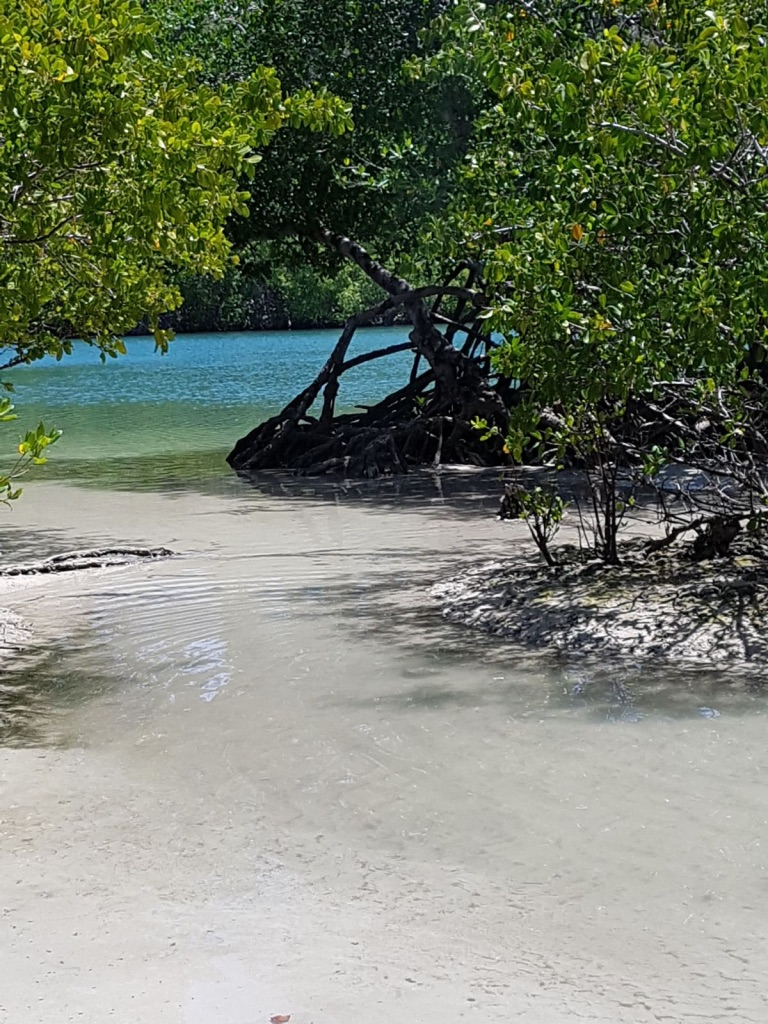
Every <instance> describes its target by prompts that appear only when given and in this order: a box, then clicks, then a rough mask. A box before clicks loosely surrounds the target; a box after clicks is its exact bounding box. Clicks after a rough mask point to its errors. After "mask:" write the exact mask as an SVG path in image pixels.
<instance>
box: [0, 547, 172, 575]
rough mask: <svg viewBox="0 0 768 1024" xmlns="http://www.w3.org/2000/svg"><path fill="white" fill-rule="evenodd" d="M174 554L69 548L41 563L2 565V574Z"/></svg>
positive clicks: (96, 565) (36, 572)
mask: <svg viewBox="0 0 768 1024" xmlns="http://www.w3.org/2000/svg"><path fill="white" fill-rule="evenodd" d="M173 553H174V552H173V551H169V550H168V548H101V549H98V550H96V551H68V552H66V553H65V554H62V555H54V556H53V557H52V558H46V559H43V560H42V561H40V562H27V563H24V564H22V565H8V566H5V567H4V568H0V576H44V575H47V574H49V573H54V572H74V571H77V570H80V569H105V568H109V567H110V566H116V565H131V564H133V563H134V562H137V561H140V560H141V559H145V558H149V559H156V558H169V557H170V556H171V555H172V554H173Z"/></svg>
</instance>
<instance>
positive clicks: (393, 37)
mask: <svg viewBox="0 0 768 1024" xmlns="http://www.w3.org/2000/svg"><path fill="white" fill-rule="evenodd" d="M149 6H150V8H151V9H152V10H153V12H155V13H156V14H157V16H158V18H159V19H160V20H161V23H162V24H163V26H164V30H165V37H164V38H165V45H166V46H167V47H168V49H169V51H170V52H173V53H178V52H183V53H186V54H189V55H192V56H194V57H196V58H197V59H199V60H200V62H201V64H202V66H203V68H204V69H205V73H206V74H207V76H208V77H209V78H210V80H211V81H214V82H230V83H231V82H237V81H242V80H243V79H245V78H246V77H247V76H248V75H250V74H251V73H252V72H253V70H254V68H255V67H257V66H259V65H262V64H266V65H269V66H270V67H274V68H275V70H276V72H277V74H278V77H279V78H280V80H281V81H282V82H283V84H284V86H285V88H286V89H288V90H302V89H312V90H314V91H316V92H319V93H320V94H322V95H327V94H332V95H334V96H337V97H339V98H341V99H342V100H343V101H344V102H345V103H347V104H348V106H349V108H350V111H351V115H352V118H353V120H354V131H353V132H351V133H347V134H345V135H344V136H331V135H328V134H326V135H324V136H323V137H322V138H320V139H318V138H314V139H310V138H308V136H307V135H306V133H305V132H301V131H299V132H291V133H284V134H283V135H282V136H281V137H279V138H277V139H276V140H275V142H274V144H273V145H272V146H271V147H270V149H269V151H268V152H267V153H266V154H265V158H264V160H263V162H262V163H261V164H260V165H259V167H258V168H256V173H255V175H254V178H253V180H252V181H251V182H249V191H250V192H251V196H252V198H251V201H250V203H249V207H250V210H251V217H250V219H249V220H248V221H240V222H238V223H233V224H232V225H231V227H230V232H231V234H232V237H233V239H234V240H235V241H236V242H237V244H238V247H239V249H241V250H245V249H247V248H248V246H249V244H250V249H249V250H248V251H247V252H243V258H244V259H248V258H250V259H252V260H255V261H256V264H257V266H256V269H257V271H259V272H260V273H262V274H266V275H269V274H270V273H271V272H272V267H273V263H274V262H277V263H284V262H286V261H290V257H291V254H292V253H295V254H296V256H297V259H298V261H299V262H300V263H302V264H303V263H306V260H307V259H308V258H310V259H312V258H314V259H315V260H317V258H318V254H319V255H320V256H321V263H322V254H323V253H324V252H325V254H326V256H327V250H325V249H323V247H320V249H318V246H317V233H318V228H319V227H328V228H330V229H331V230H332V231H336V232H341V233H345V234H348V235H350V236H352V237H355V238H359V239H361V240H364V241H366V242H368V243H374V242H375V243H378V244H379V245H380V246H381V247H386V248H387V250H388V251H389V252H390V253H391V252H393V251H394V250H397V251H398V252H399V253H407V254H408V255H410V254H411V253H410V250H411V248H412V245H413V241H414V239H415V237H416V235H417V233H418V229H419V225H420V223H421V222H422V221H423V219H424V217H425V215H426V213H427V211H429V210H430V209H432V210H437V209H439V208H440V207H441V206H442V205H443V204H444V202H445V200H446V197H447V192H446V189H447V187H448V185H449V180H450V178H449V171H450V168H451V166H452V165H453V163H454V162H455V159H456V158H457V156H459V155H460V154H461V152H462V149H463V144H464V140H465V138H466V134H467V131H468V129H469V127H470V124H471V108H470V106H469V103H468V96H467V93H466V90H465V88H464V86H463V84H462V83H461V81H460V80H459V79H454V78H453V76H450V75H446V76H442V77H441V78H440V79H435V80H434V81H431V82H429V83H426V84H425V83H423V82H421V83H418V82H415V81H414V80H413V79H412V78H411V77H410V76H408V75H407V74H405V73H404V65H405V62H406V61H407V60H409V59H410V58H413V57H414V56H417V55H423V54H424V53H426V52H428V49H429V46H430V45H431V44H430V43H429V41H428V40H427V38H426V37H425V36H424V35H423V32H424V30H425V29H426V28H427V27H428V26H429V25H430V24H431V23H432V21H433V20H434V18H435V17H436V16H437V15H439V14H441V13H444V12H446V11H447V10H449V9H450V8H451V6H452V0H259V2H258V3H251V2H240V0H235V2H233V3H230V4H227V5H226V9H224V8H223V7H222V5H221V4H220V3H218V2H217V0H150V5H149ZM275 240H277V244H276V245H269V244H268V245H267V246H266V247H265V246H264V245H263V244H262V245H261V246H260V245H259V244H258V243H271V242H274V241H275ZM253 243H257V244H256V245H254V244H253Z"/></svg>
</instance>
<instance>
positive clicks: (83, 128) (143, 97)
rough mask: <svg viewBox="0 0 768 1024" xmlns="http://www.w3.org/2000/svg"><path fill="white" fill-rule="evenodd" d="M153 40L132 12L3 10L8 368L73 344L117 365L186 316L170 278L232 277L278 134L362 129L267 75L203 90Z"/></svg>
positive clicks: (161, 340) (0, 59)
mask: <svg viewBox="0 0 768 1024" xmlns="http://www.w3.org/2000/svg"><path fill="white" fill-rule="evenodd" d="M157 34H158V25H157V23H156V22H155V21H154V19H152V18H150V17H148V16H147V14H146V12H145V11H144V9H143V8H142V7H141V6H140V5H139V4H138V3H136V2H135V0H46V2H45V3H39V2H37V0H0V40H1V41H2V47H0V250H1V251H2V265H1V266H0V284H1V285H2V287H0V331H1V332H2V333H1V335H0V337H2V341H1V342H0V367H2V366H5V367H8V366H12V365H15V364H18V363H23V362H31V361H33V360H35V359H38V358H40V357H41V356H43V355H45V354H50V355H53V356H55V357H57V358H60V357H61V356H62V355H63V354H66V353H67V352H68V351H70V349H71V342H70V341H69V340H67V339H68V338H71V337H72V336H78V337H82V338H84V339H85V340H88V341H90V342H92V343H94V344H96V345H98V346H99V347H100V348H101V349H102V351H103V352H104V353H106V354H109V355H115V354H117V353H119V352H121V351H122V350H123V346H122V342H121V341H120V340H119V335H120V334H122V333H125V332H127V331H128V330H130V329H132V328H133V327H134V326H135V324H136V323H137V322H138V321H139V320H141V319H146V320H148V321H149V322H151V323H155V324H156V321H157V316H158V315H159V314H160V313H162V312H165V311H167V310H169V309H173V308H175V307H176V306H177V305H178V303H179V301H180V297H179V293H178V291H177V289H176V288H175V286H174V285H173V284H171V283H170V281H171V271H172V270H173V269H179V268H180V269H182V270H185V271H189V272H195V273H206V274H212V275H214V276H218V275H220V274H221V273H222V272H223V271H224V269H225V268H226V266H227V265H228V263H229V262H230V261H231V255H230V243H229V241H228V240H227V238H226V236H225V234H224V226H225V223H226V221H227V219H228V218H229V217H230V215H232V214H235V215H242V216H245V215H247V213H248V207H247V202H248V199H249V193H248V192H247V190H246V189H245V188H243V187H242V186H241V184H240V182H241V180H242V179H243V178H247V176H252V175H253V171H254V167H255V165H256V164H257V163H258V161H259V160H260V159H261V150H263V148H264V147H265V146H267V145H268V143H269V142H270V141H271V140H272V138H273V137H274V135H275V133H276V132H278V130H280V129H281V128H283V127H285V126H289V127H291V128H293V129H297V128H301V129H309V130H312V131H326V132H330V133H331V134H333V133H339V132H344V131H346V130H347V129H349V128H350V127H351V121H350V117H349V113H348V110H347V107H346V105H345V104H344V103H343V102H342V101H341V100H338V99H335V98H332V97H330V96H327V95H323V96H317V95H315V94H314V93H312V92H311V91H309V90H306V89H302V90H297V91H296V92H295V93H294V94H293V95H291V96H284V95H283V92H282V88H281V84H280V81H279V80H278V78H277V75H276V74H275V72H274V71H273V70H271V69H269V68H264V67H258V68H254V69H253V70H252V73H251V74H250V75H249V77H248V78H247V79H246V80H244V81H241V82H237V83H235V84H231V85H221V86H219V87H215V88H214V87H212V86H210V85H206V84H203V83H201V76H200V69H199V66H198V65H197V63H196V62H195V61H193V60H190V59H188V58H184V57H176V58H173V59H171V60H169V59H168V58H167V56H165V55H164V56H163V57H162V58H161V57H159V56H157V55H156V38H157ZM156 337H157V341H158V344H159V345H160V346H163V345H164V344H165V341H166V338H165V336H164V335H163V332H161V331H157V334H156Z"/></svg>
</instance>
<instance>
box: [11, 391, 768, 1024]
mask: <svg viewBox="0 0 768 1024" xmlns="http://www.w3.org/2000/svg"><path fill="white" fill-rule="evenodd" d="M122 414H123V408H122V406H119V407H117V408H116V409H115V415H116V416H118V415H119V416H122ZM148 415H149V414H148ZM159 415H161V416H162V415H164V413H161V414H159ZM150 418H151V417H150ZM144 425H145V426H147V424H146V423H145V424H144ZM149 425H150V426H151V424H149ZM128 443H129V444H130V443H131V442H130V440H129V441H128ZM95 450H96V449H95V448H94V451H95ZM192 450H193V451H194V450H197V452H198V454H199V452H200V451H204V449H202V448H200V447H198V446H197V443H196V444H195V445H193V446H192ZM188 456H189V452H186V453H185V452H182V453H181V454H180V455H179V456H178V457H177V461H176V462H175V463H174V461H173V459H170V458H169V461H168V462H167V463H166V464H165V465H166V472H168V467H169V466H172V465H175V467H176V469H177V470H178V472H176V473H175V474H174V475H169V476H167V478H163V477H162V475H160V476H155V477H152V476H151V474H146V473H144V472H143V471H142V470H143V467H144V466H145V465H146V463H147V461H150V462H151V460H152V458H153V455H152V452H151V451H150V452H145V453H144V455H143V456H142V457H137V458H136V459H135V462H134V465H133V470H131V463H130V460H128V461H126V462H125V463H124V464H123V473H122V476H120V475H119V474H118V475H117V478H116V479H115V480H114V482H113V483H112V485H110V484H109V482H108V481H107V480H106V479H105V477H104V476H101V477H99V470H98V469H96V467H94V473H93V475H92V478H91V479H89V477H88V474H87V472H86V468H87V466H86V464H87V461H88V459H87V458H83V459H79V460H73V462H72V465H73V466H74V465H77V466H78V467H79V468H78V471H77V473H73V476H72V478H71V480H70V481H69V482H67V481H57V480H51V479H50V478H49V479H47V480H36V481H34V482H33V483H32V484H31V485H30V487H29V489H28V492H27V494H26V495H25V499H24V504H23V506H19V507H18V509H17V510H16V511H15V512H14V513H13V516H12V518H11V520H10V522H11V524H12V525H11V526H10V527H8V528H7V529H4V533H3V545H2V546H3V548H4V552H5V556H6V557H10V558H15V557H18V558H22V557H31V555H33V554H45V553H49V552H52V551H54V550H62V549H64V548H70V547H76V546H80V545H88V546H91V545H98V544H101V543H104V542H106V541H109V542H114V541H115V540H118V541H120V542H124V543H146V544H166V545H168V546H170V547H172V548H174V549H175V550H176V551H178V552H179V556H178V557H177V558H174V559H170V560H167V561H164V562H157V563H153V564H151V565H142V566H134V567H129V568H125V569H118V570H109V571H105V572H102V573H96V574H87V575H85V574H84V575H80V576H79V577H78V578H77V579H65V578H60V579H57V580H52V581H51V580H45V581H39V582H37V583H32V584H30V583H25V584H21V583H19V584H15V585H14V587H13V589H12V591H11V592H10V594H9V595H6V596H5V597H4V598H3V601H4V603H8V604H12V605H13V606H14V607H16V608H18V610H19V611H21V612H22V613H23V614H24V615H25V616H26V617H27V618H28V619H30V620H31V621H33V622H34V623H35V625H36V626H37V627H38V629H39V630H40V635H41V639H42V640H44V650H45V652H47V656H44V657H42V659H41V660H34V659H32V660H30V661H29V663H28V665H27V666H26V668H24V669H23V670H22V671H13V672H12V671H10V670H9V669H8V668H7V667H6V668H5V669H3V671H2V672H0V714H4V715H5V718H4V719H3V721H4V723H5V731H4V733H3V735H4V736H5V739H6V742H7V745H6V747H5V749H3V750H0V878H3V879H4V880H5V882H4V884H3V888H2V900H1V901H0V907H1V908H2V932H0V942H2V944H3V945H4V947H5V948H3V949H0V963H2V965H3V986H2V990H1V991H0V1021H5V1020H7V1021H9V1022H14V1024H16V1022H17V1021H24V1022H30V1024H37V1022H40V1024H42V1022H46V1024H48V1022H51V1021H55V1022H57V1024H58V1022H59V1021H86V1022H93V1024H102V1022H104V1021H108V1020H109V1021H118V1022H125V1024H128V1022H131V1024H133V1022H135V1021H142V1022H159V1024H166V1022H168V1024H171V1022H172V1024H219V1022H221V1024H252V1022H260V1021H262V1022H267V1021H268V1020H269V1017H270V1016H271V1015H273V1014H278V1013H291V1014H292V1024H310V1022H314V1024H342V1022H344V1024H346V1022H348V1021H350V1020H353V1019H354V1020H360V1021H364V1022H366V1024H368V1022H370V1024H385V1022H386V1024H390V1022H391V1021H393V1020H395V1019H400V1018H402V1019H406V1020H410V1021H414V1022H417V1024H422V1022H423V1024H433V1022H434V1024H453V1022H458V1021H463V1020H465V1019H466V1020H473V1019H474V1020H478V1021H479V1020H483V1021H498V1022H502V1021H503V1022H508V1021H512V1020H514V1021H518V1020H519V1021H523V1022H526V1024H527V1022H542V1024H558V1022H560V1021H563V1022H571V1021H578V1020H588V1021H596V1022H605V1024H609V1022H610V1024H615V1022H627V1024H635V1022H645V1021H658V1020H670V1021H676V1022H677V1021H685V1022H692V1024H698V1022H704V1021H715V1020H724V1021H729V1022H752V1021H754V1022H758V1021H760V1022H762V1021H764V1020H766V1019H768V1002H767V1001H766V995H765V993H766V992H768V988H767V987H766V984H765V982H766V977H765V975H766V968H765V963H764V960H765V949H766V939H768V915H766V912H765V910H766V898H767V897H768V874H767V873H766V867H765V843H766V841H767V839H768V811H767V809H766V799H765V771H766V763H767V760H766V754H765V700H764V698H763V694H762V692H761V690H759V689H754V688H750V687H749V686H747V685H745V684H743V683H741V682H740V681H739V680H733V679H729V678H723V677H722V676H721V675H717V674H714V673H710V674H707V673H697V674H696V675H690V674H685V673H683V672H679V673H678V672H673V673H661V672H655V673H652V672H649V670H648V669H642V668H639V667H633V666H631V665H615V664H614V665H611V664H603V665H594V664H587V663H583V662H580V661H578V660H576V661H571V662H568V663H564V662H558V661H555V660H553V659H551V658H549V657H548V656H546V654H544V653H543V652H537V651H525V650H520V649H515V648H512V647H510V646H508V645H500V644H498V643H495V642H493V641H491V640H489V639H485V638H482V637H479V636H477V635H475V634H472V633H469V632H464V631H463V630H460V629H458V628H455V627H451V626H449V625H447V624H445V623H443V622H442V620H441V619H440V618H439V615H437V614H436V611H435V609H434V608H433V607H432V605H431V603H430V601H429V599H428V597H427V596H426V588H427V587H428V585H429V584H430V583H431V582H433V581H434V580H436V579H438V578H440V577H441V576H443V575H445V574H446V573H449V572H451V571H453V570H455V569H456V567H457V566H461V565H463V564H465V563H467V562H469V561H472V560H474V559H477V558H487V557H497V556H499V555H509V554H510V553H513V552H514V551H515V550H516V549H517V548H518V546H519V545H520V544H521V543H522V542H523V538H522V537H521V535H520V534H519V533H518V531H517V528H516V527H511V526H510V525H509V524H502V523H498V522H496V521H495V520H494V519H493V517H492V515H491V513H492V510H493V508H494V506H495V501H496V494H497V491H498V482H497V480H496V478H495V476H494V474H471V473H469V474H468V473H458V474H450V473H448V474H445V475H444V476H443V478H442V479H439V480H437V481H434V480H432V479H431V478H429V477H423V478H417V479H414V480H410V481H407V482H398V483H386V482H385V483H382V484H378V485H376V484H367V485H365V484H360V485H350V486H334V485H332V484H325V483H319V484H318V483H312V482H309V481H295V480H292V479H286V478H281V477H271V478H266V479H262V480H259V481H255V482H252V481H246V480H241V479H238V478H237V477H235V476H234V475H230V474H229V473H228V472H227V471H226V470H225V467H223V465H222V463H221V458H220V455H218V454H217V453H216V452H215V451H214V450H212V449H211V450H209V452H208V458H209V463H208V465H209V469H210V471H209V472H208V473H207V474H202V475H198V476H194V474H193V475H192V477H191V479H189V480H188V481H186V482H185V477H184V472H183V469H184V466H185V465H186V463H185V462H184V460H185V459H187V458H188ZM63 461H64V460H62V462H63ZM94 479H98V480H99V486H98V488H93V487H82V486H81V484H83V483H89V482H93V480H94ZM115 486H119V488H120V489H119V490H116V489H115ZM3 708H5V710H4V711H3Z"/></svg>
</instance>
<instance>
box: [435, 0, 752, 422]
mask: <svg viewBox="0 0 768 1024" xmlns="http://www.w3.org/2000/svg"><path fill="white" fill-rule="evenodd" d="M483 8H484V5H482V4H479V5H478V4H466V3H464V4H459V5H458V7H457V9H456V11H455V13H454V15H453V17H452V19H451V21H450V23H448V22H446V25H445V29H446V33H447V37H448V41H447V42H446V44H445V45H444V47H443V49H442V51H441V53H440V54H439V55H438V56H437V57H435V58H434V59H433V60H432V61H431V62H430V63H429V65H428V68H429V70H430V71H431V73H433V74H434V73H439V74H443V73H445V70H446V69H450V71H451V72H453V73H458V72H461V73H464V74H466V75H468V76H469V77H470V78H471V79H473V80H474V81H475V82H477V83H482V85H483V86H484V87H487V88H490V89H491V90H492V91H493V93H494V101H493V103H492V104H489V105H488V107H487V108H486V109H485V110H484V111H483V113H482V114H481V116H480V117H479V119H478V121H477V123H476V125H475V135H474V145H473V147H472V150H471V153H470V155H469V158H468V159H467V161H466V163H465V164H464V166H463V167H462V169H461V173H460V176H459V181H458V183H457V194H456V196H455V198H454V201H453V203H452V206H451V210H450V213H449V215H448V217H447V218H443V219H441V220H440V221H438V222H437V223H436V224H435V226H434V229H433V232H432V239H431V242H432V246H433V248H434V249H437V250H438V251H441V252H442V251H444V249H445V247H446V246H447V247H448V248H449V249H450V250H451V251H452V252H453V253H454V254H455V255H459V254H461V255H462V256H470V257H472V258H475V259H480V260H482V262H483V266H484V275H485V278H486V280H487V282H488V284H489V287H490V289H491V296H492V304H493V310H494V312H493V320H492V323H493V325H494V327H496V328H497V329H498V330H500V331H502V332H503V334H504V337H505V344H504V346H503V348H502V350H501V352H500V354H499V356H498V362H499V365H500V366H503V367H504V368H505V370H506V371H507V372H508V373H510V374H511V375H512V376H514V377H517V378H519V379H521V380H524V381H525V382H526V383H527V385H528V388H529V393H530V396H531V400H532V401H535V402H538V403H550V402H553V401H556V402H558V403H560V404H561V405H562V406H570V407H572V408H576V407H578V406H580V405H583V404H584V403H586V404H593V405H594V403H596V402H598V401H600V400H602V399H605V398H606V397H607V398H615V399H619V400H624V399H626V397H627V396H628V394H630V393H631V392H635V393H636V392H641V391H643V390H647V389H649V388H651V389H652V388H653V386H654V385H655V384H656V383H658V382H662V381H669V380H674V379H676V378H677V377H679V376H681V375H686V374H691V373H697V374H699V375H703V376H704V377H705V378H707V379H710V380H713V379H714V380H716V382H717V383H719V384H722V383H725V382H726V381H730V380H733V379H734V378H736V377H738V376H741V375H742V374H743V375H746V370H745V362H744V357H745V353H746V352H747V351H754V349H755V348H756V347H757V348H760V349H762V347H763V345H764V342H765V338H766V328H767V326H768V323H767V320H766V311H767V310H768V277H767V276H766V266H767V256H768V151H767V150H766V145H767V144H768V47H767V46H766V37H767V34H768V33H767V30H766V27H765V7H764V5H763V4H758V3H750V2H745V0H713V2H709V0H706V2H705V0H688V2H685V3H682V2H678V0H658V2H657V0H654V2H652V3H650V4H648V3H640V2H634V0H629V2H622V3H615V2H614V0H609V2H603V0H592V2H590V3H587V4H581V5H579V6H578V8H575V7H574V5H573V4H572V3H570V2H569V0H542V2H540V3H534V4H527V3H526V4H523V3H519V4H516V5H512V6H511V7H509V8H508V7H506V6H505V7H504V8H501V7H498V8H493V9H491V8H489V9H486V10H484V9H483Z"/></svg>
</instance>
